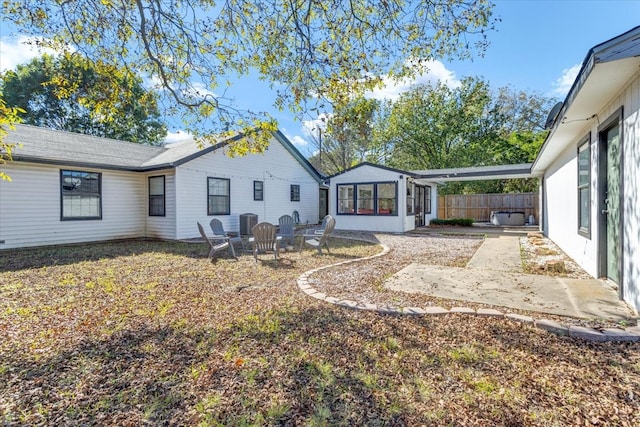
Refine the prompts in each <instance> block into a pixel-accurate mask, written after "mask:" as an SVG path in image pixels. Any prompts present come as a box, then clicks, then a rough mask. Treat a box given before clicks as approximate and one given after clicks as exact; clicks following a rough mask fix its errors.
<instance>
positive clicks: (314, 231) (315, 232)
mask: <svg viewBox="0 0 640 427" xmlns="http://www.w3.org/2000/svg"><path fill="white" fill-rule="evenodd" d="M329 218H332V216H331V215H327V216H325V217H324V218H322V224H320V228H318V227H315V228H307V229H306V230H304V232H303V233H302V235H303V236H305V237H309V236H311V237H313V236H322V233H324V229H325V228H326V227H327V220H328V219H329Z"/></svg>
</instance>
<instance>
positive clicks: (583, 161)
mask: <svg viewBox="0 0 640 427" xmlns="http://www.w3.org/2000/svg"><path fill="white" fill-rule="evenodd" d="M590 141H591V137H590V136H588V137H587V139H586V140H585V141H583V142H582V144H581V145H580V146H579V147H578V234H580V235H582V236H585V237H587V238H590V237H591V225H590V223H591V191H590V185H591V144H590Z"/></svg>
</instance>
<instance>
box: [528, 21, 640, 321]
mask: <svg viewBox="0 0 640 427" xmlns="http://www.w3.org/2000/svg"><path fill="white" fill-rule="evenodd" d="M639 55H640V27H636V28H634V29H632V30H631V31H629V32H627V33H625V34H622V35H620V36H618V37H616V38H614V39H612V40H609V41H607V42H604V43H602V44H600V45H598V46H596V47H594V48H593V49H592V50H591V51H590V52H589V54H588V55H587V57H586V59H585V62H584V64H583V67H582V70H581V72H580V74H579V75H578V77H577V79H576V82H575V83H574V85H573V87H572V89H571V91H570V92H569V94H568V95H567V98H566V100H565V101H564V103H563V105H562V108H561V109H560V112H559V113H558V115H557V117H555V118H552V119H555V120H554V123H553V125H552V126H551V130H550V134H549V136H548V138H547V140H546V141H545V144H544V146H543V148H542V149H541V151H540V153H539V155H538V158H537V159H536V162H535V163H534V165H533V167H532V172H533V173H534V174H536V175H540V176H541V177H542V180H541V183H542V184H541V192H540V193H541V199H542V200H541V206H542V217H543V222H542V224H541V227H542V230H543V231H544V233H545V234H546V235H547V236H548V237H549V238H551V239H552V240H553V241H554V242H555V243H556V244H558V246H560V247H561V248H562V250H563V251H565V252H566V253H567V254H568V255H569V256H571V257H572V258H573V259H574V260H575V261H576V262H578V264H580V266H581V267H583V268H584V269H585V270H586V271H587V272H589V273H590V274H591V275H593V276H594V277H601V278H606V279H608V281H609V282H610V283H612V284H614V285H615V286H617V287H618V290H619V295H620V298H621V299H623V300H625V301H626V302H627V303H628V304H629V305H630V306H631V307H633V308H634V309H635V310H636V311H639V310H640V189H639V186H640V56H639Z"/></svg>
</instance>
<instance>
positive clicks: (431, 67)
mask: <svg viewBox="0 0 640 427" xmlns="http://www.w3.org/2000/svg"><path fill="white" fill-rule="evenodd" d="M408 65H410V66H413V67H415V68H417V70H416V75H415V76H413V77H412V78H403V79H400V80H395V79H392V78H390V77H387V76H385V77H383V78H382V80H383V86H382V87H381V88H380V89H376V90H374V91H372V92H370V93H368V94H367V97H370V98H373V99H379V100H384V99H388V100H392V101H395V100H397V99H398V97H399V96H400V94H401V93H402V92H406V91H408V90H411V88H412V87H414V86H416V85H420V84H431V85H435V84H436V83H437V82H442V83H444V84H446V85H447V86H449V87H452V88H453V87H458V86H459V85H460V80H458V79H457V78H456V74H455V72H453V71H451V70H448V69H447V67H445V65H444V64H443V63H442V62H440V61H424V62H421V63H414V64H411V63H409V64H408Z"/></svg>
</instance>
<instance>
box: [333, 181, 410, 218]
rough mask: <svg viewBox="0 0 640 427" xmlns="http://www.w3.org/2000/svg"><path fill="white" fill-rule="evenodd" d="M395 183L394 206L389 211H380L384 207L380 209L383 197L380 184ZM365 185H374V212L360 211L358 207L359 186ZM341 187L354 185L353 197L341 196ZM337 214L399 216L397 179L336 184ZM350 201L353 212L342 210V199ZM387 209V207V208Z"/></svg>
mask: <svg viewBox="0 0 640 427" xmlns="http://www.w3.org/2000/svg"><path fill="white" fill-rule="evenodd" d="M389 184H390V185H393V186H394V192H393V193H394V196H393V199H392V200H393V207H392V208H391V209H389V211H390V212H389V213H386V212H385V213H380V211H381V210H382V209H380V201H381V200H382V199H383V198H381V197H380V194H379V193H380V192H379V188H378V186H379V185H389ZM364 185H367V186H369V185H373V198H372V199H373V212H360V211H361V209H360V208H359V207H358V187H359V186H364ZM340 187H352V188H353V190H352V192H351V195H352V198H348V199H345V198H342V199H341V198H340ZM336 195H337V196H336V215H357V216H383V217H384V216H398V182H397V181H373V182H357V183H356V182H348V183H347V182H345V183H339V184H336ZM388 199H390V198H389V197H385V198H384V200H388ZM345 200H347V201H350V202H351V203H350V204H348V205H350V206H352V209H351V210H352V212H341V210H340V202H341V201H345ZM385 210H386V209H385Z"/></svg>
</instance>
